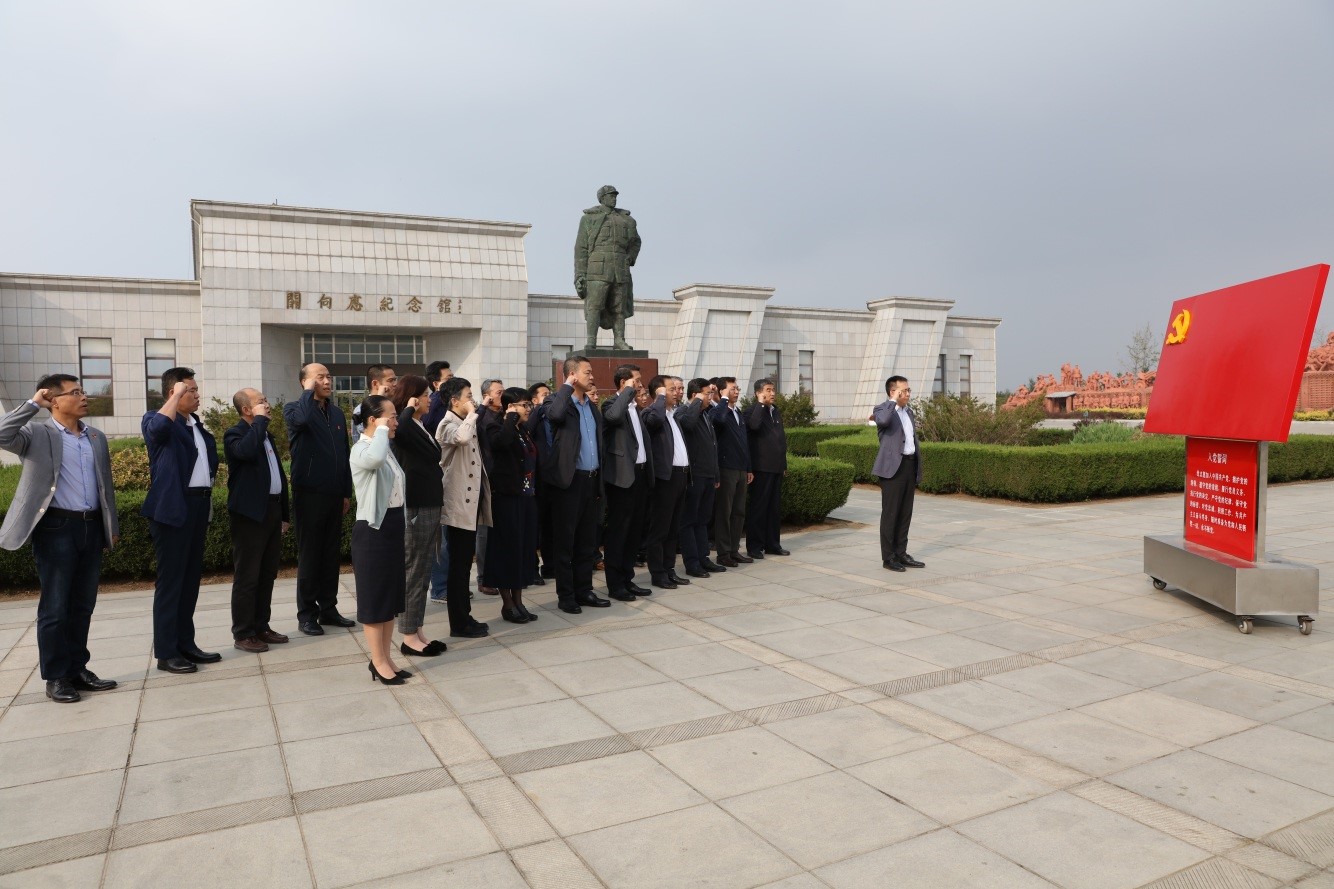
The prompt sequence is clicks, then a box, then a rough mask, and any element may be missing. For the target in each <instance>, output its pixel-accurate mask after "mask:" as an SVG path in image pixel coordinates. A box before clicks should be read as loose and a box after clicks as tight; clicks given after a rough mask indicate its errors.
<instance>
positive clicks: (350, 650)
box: [259, 633, 362, 667]
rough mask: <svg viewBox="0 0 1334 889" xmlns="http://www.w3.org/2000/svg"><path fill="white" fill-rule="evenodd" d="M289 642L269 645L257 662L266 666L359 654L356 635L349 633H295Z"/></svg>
mask: <svg viewBox="0 0 1334 889" xmlns="http://www.w3.org/2000/svg"><path fill="white" fill-rule="evenodd" d="M289 638H290V639H291V641H290V642H286V643H283V644H279V645H270V646H269V650H268V651H265V652H261V653H260V655H259V662H260V663H261V664H263V665H264V666H266V667H270V666H277V665H278V664H292V663H297V662H299V661H308V660H320V659H322V658H329V657H343V656H345V655H349V654H361V653H362V648H361V646H360V645H358V644H357V637H355V636H352V635H349V634H346V633H344V634H341V635H329V634H326V635H324V636H306V635H303V634H301V633H296V634H295V635H292V636H290V637H289Z"/></svg>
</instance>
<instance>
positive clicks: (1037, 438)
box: [1024, 426, 1075, 448]
mask: <svg viewBox="0 0 1334 889" xmlns="http://www.w3.org/2000/svg"><path fill="white" fill-rule="evenodd" d="M1074 440H1075V430H1073V429H1044V428H1042V427H1040V426H1034V427H1033V428H1032V429H1030V430H1028V434H1027V436H1026V440H1025V441H1024V444H1026V445H1028V446H1029V447H1030V448H1041V447H1046V446H1048V445H1060V444H1069V443H1070V442H1072V441H1074Z"/></svg>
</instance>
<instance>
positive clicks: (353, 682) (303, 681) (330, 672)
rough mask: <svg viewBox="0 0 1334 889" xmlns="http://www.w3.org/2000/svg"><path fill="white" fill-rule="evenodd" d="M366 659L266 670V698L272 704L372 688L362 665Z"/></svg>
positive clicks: (307, 699) (368, 672) (368, 673)
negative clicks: (362, 660) (300, 667)
mask: <svg viewBox="0 0 1334 889" xmlns="http://www.w3.org/2000/svg"><path fill="white" fill-rule="evenodd" d="M368 663H370V662H369V661H366V662H365V663H363V662H360V661H358V662H357V663H354V664H339V665H337V666H333V667H315V668H314V669H310V670H292V671H291V672H287V673H269V674H267V675H266V676H265V677H264V678H265V680H266V681H267V682H268V687H269V700H270V701H272V702H273V703H274V704H286V703H289V702H291V701H309V700H311V699H312V698H325V697H331V696H334V695H345V694H353V693H354V692H359V691H366V690H367V689H369V688H372V686H371V682H373V681H374V680H372V679H371V677H370V671H369V670H368V669H367V668H366V664H368Z"/></svg>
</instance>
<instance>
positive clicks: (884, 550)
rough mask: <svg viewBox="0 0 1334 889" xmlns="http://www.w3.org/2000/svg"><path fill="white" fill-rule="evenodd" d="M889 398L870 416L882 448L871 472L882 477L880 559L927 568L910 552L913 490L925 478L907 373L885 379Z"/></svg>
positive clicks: (899, 567)
mask: <svg viewBox="0 0 1334 889" xmlns="http://www.w3.org/2000/svg"><path fill="white" fill-rule="evenodd" d="M885 393H886V394H887V395H888V396H889V398H888V399H887V400H885V401H883V402H881V403H880V404H877V405H876V406H875V410H874V411H873V412H872V413H871V416H870V417H868V418H867V419H869V420H874V421H875V427H876V431H877V433H878V434H879V436H880V450H879V452H878V453H877V454H876V455H875V466H874V467H873V468H872V470H871V472H872V473H873V474H874V475H875V476H876V477H877V478H879V479H880V559H881V561H882V562H883V564H884V566H885V567H886V568H888V569H889V570H890V571H905V570H907V569H908V568H925V567H926V565H925V564H924V563H922V562H919V561H917V560H916V559H914V558H913V557H912V556H910V555H908V527H909V526H910V525H911V524H912V506H913V494H914V493H915V492H916V490H917V485H918V484H919V483H920V482H921V481H922V461H921V457H920V455H919V454H918V449H917V431H916V429H915V428H914V419H913V415H912V411H911V410H909V409H908V398H909V397H910V396H911V395H912V390H911V389H909V388H908V379H907V378H906V377H900V376H893V377H890V378H889V379H888V380H885Z"/></svg>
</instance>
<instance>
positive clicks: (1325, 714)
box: [1274, 704, 1334, 741]
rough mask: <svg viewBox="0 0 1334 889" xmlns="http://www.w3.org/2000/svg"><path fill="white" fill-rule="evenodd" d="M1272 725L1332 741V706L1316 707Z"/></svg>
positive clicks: (1333, 728) (1333, 723)
mask: <svg viewBox="0 0 1334 889" xmlns="http://www.w3.org/2000/svg"><path fill="white" fill-rule="evenodd" d="M1274 725H1277V726H1281V727H1283V728H1288V729H1292V730H1293V731H1295V732H1302V733H1303V734H1307V735H1310V736H1312V737H1313V738H1323V739H1324V740H1326V741H1334V704H1326V705H1325V706H1323V707H1316V708H1315V709H1313V710H1307V711H1305V712H1304V713H1298V714H1296V715H1295V716H1289V717H1287V718H1285V719H1280V720H1277V721H1276V722H1275V723H1274Z"/></svg>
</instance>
